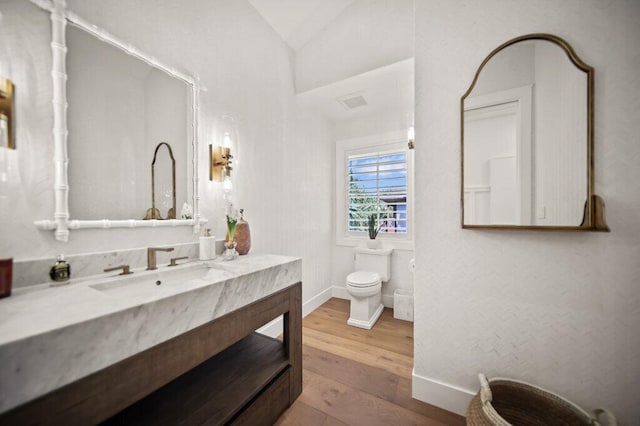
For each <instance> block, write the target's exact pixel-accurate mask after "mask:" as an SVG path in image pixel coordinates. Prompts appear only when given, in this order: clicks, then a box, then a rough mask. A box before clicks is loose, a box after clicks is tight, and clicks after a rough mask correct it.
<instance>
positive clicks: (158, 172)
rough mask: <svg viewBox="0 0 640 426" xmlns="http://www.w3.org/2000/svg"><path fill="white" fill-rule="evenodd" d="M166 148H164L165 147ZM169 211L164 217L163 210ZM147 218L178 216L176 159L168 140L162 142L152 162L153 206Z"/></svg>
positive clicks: (146, 215) (173, 217)
mask: <svg viewBox="0 0 640 426" xmlns="http://www.w3.org/2000/svg"><path fill="white" fill-rule="evenodd" d="M163 148H164V149H163ZM165 211H166V212H167V215H166V216H165V217H162V212H165ZM144 218H145V220H149V219H175V218H176V160H175V158H174V157H173V150H172V149H171V146H170V145H169V144H168V143H166V142H160V143H159V144H158V146H157V147H156V150H155V152H154V153H153V161H152V162H151V208H150V209H147V212H146V214H145V217H144Z"/></svg>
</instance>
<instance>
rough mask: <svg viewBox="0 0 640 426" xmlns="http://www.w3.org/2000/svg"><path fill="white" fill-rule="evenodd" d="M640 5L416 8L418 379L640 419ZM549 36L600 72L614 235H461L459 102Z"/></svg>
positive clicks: (467, 3)
mask: <svg viewBox="0 0 640 426" xmlns="http://www.w3.org/2000/svg"><path fill="white" fill-rule="evenodd" d="M639 22H640V3H639V2H637V1H633V0H620V1H615V2H601V1H597V0H568V1H563V2H558V1H551V0H533V1H532V0H529V1H506V0H485V1H482V2H476V1H473V0H464V1H462V0H461V1H455V2H453V1H450V0H433V1H429V2H416V138H417V144H418V146H419V147H420V149H416V152H415V155H416V186H417V188H416V191H417V193H418V194H420V196H419V197H418V201H417V206H416V208H417V212H416V215H417V217H418V218H419V219H418V220H419V222H418V229H417V238H416V247H415V250H416V261H417V271H416V280H415V307H416V310H415V312H416V313H415V373H416V375H419V376H423V377H426V378H430V379H432V380H436V381H439V382H442V383H445V384H448V385H452V386H456V387H459V388H462V389H467V390H472V391H474V392H475V390H477V388H478V384H477V379H476V374H477V373H478V372H484V373H486V374H487V375H488V376H496V375H500V376H507V377H513V378H518V379H523V380H527V381H531V382H533V383H536V384H538V385H540V386H543V387H546V388H548V389H551V390H554V391H556V392H559V393H560V394H562V395H565V396H566V397H568V398H569V399H571V400H573V401H575V402H576V403H578V404H581V405H582V406H584V407H586V408H590V407H594V406H597V405H604V406H608V407H609V408H611V409H613V410H614V411H615V412H616V414H617V415H618V416H619V417H620V418H621V419H622V421H623V424H634V423H637V420H638V419H639V418H640V400H639V399H638V392H636V390H637V389H638V388H640V362H639V360H640V333H639V332H638V330H640V288H639V287H638V283H639V282H640V262H638V259H640V169H639V168H638V164H639V161H640V140H639V138H640V136H639V135H640V121H638V116H640V103H639V102H638V93H640V74H639V73H638V69H640V55H638V47H637V46H638V44H637V41H638V40H640V25H639ZM533 32H549V33H553V34H556V35H558V36H560V37H562V38H564V39H566V40H567V41H568V42H569V43H571V44H572V45H573V47H574V49H575V50H576V51H577V53H578V54H579V55H580V56H581V57H582V58H583V59H584V60H585V61H586V62H587V63H589V64H590V65H592V66H594V67H595V70H596V74H595V76H596V81H595V83H596V86H595V153H596V156H595V171H596V191H597V192H598V193H600V194H601V195H603V196H604V198H605V200H606V203H607V219H608V222H609V225H610V226H611V229H612V232H611V233H561V232H524V231H523V232H508V231H477V230H462V229H461V228H460V201H459V199H460V193H459V192H460V117H459V114H460V112H459V107H460V104H459V102H460V96H461V95H462V94H463V93H464V91H465V90H466V89H467V87H468V86H469V84H470V82H471V80H472V78H473V75H474V73H475V70H476V68H477V67H478V65H479V64H480V63H481V62H482V60H483V59H484V57H485V56H486V55H487V54H488V53H489V52H490V51H491V50H493V49H494V48H495V47H496V46H498V45H499V44H501V43H502V42H504V41H506V40H508V39H510V38H513V37H515V36H519V35H522V34H527V33H533Z"/></svg>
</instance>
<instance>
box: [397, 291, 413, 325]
mask: <svg viewBox="0 0 640 426" xmlns="http://www.w3.org/2000/svg"><path fill="white" fill-rule="evenodd" d="M393 317H394V318H396V319H400V320H404V321H411V322H413V293H412V292H410V291H409V290H405V289H401V288H399V289H397V290H396V291H394V292H393Z"/></svg>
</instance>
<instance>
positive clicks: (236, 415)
mask: <svg viewBox="0 0 640 426" xmlns="http://www.w3.org/2000/svg"><path fill="white" fill-rule="evenodd" d="M289 379H290V373H289V362H288V360H287V357H286V354H285V351H284V345H283V344H282V342H281V341H279V340H276V339H272V338H270V337H266V336H263V335H260V334H258V333H253V334H250V335H249V336H247V337H245V338H244V339H242V340H241V341H239V342H238V343H236V344H234V345H233V346H231V347H229V348H227V349H226V350H224V351H223V352H221V353H219V354H218V355H216V356H214V357H212V358H210V359H209V360H207V361H205V362H203V363H202V364H200V365H199V366H197V367H196V368H194V369H193V370H191V371H189V372H188V373H186V374H183V375H182V376H180V377H178V378H177V379H175V380H174V381H172V382H171V383H169V384H167V385H166V386H163V387H162V388H160V389H158V390H157V391H155V392H153V393H152V394H151V395H149V396H147V397H146V398H144V399H142V400H140V401H139V402H137V403H135V404H133V405H131V406H130V407H129V408H126V409H125V410H123V411H121V412H120V413H118V414H116V415H115V416H113V417H112V418H110V419H109V420H107V421H106V422H105V424H107V425H122V424H204V423H207V424H228V423H230V424H262V423H265V424H267V423H272V422H274V421H275V420H276V419H277V418H278V416H279V415H280V414H281V413H282V412H283V411H284V410H285V409H286V408H287V406H288V402H289V385H288V383H289Z"/></svg>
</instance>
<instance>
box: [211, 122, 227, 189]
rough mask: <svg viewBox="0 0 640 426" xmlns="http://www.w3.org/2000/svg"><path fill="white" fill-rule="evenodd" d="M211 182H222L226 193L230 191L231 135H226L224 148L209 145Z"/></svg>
mask: <svg viewBox="0 0 640 426" xmlns="http://www.w3.org/2000/svg"><path fill="white" fill-rule="evenodd" d="M209 158H210V160H209V161H210V168H209V180H212V181H215V182H222V183H223V187H224V190H225V191H230V190H231V187H232V184H231V170H233V168H232V167H231V160H232V159H233V155H231V135H230V134H229V132H225V133H224V137H223V141H222V146H216V147H214V146H213V145H209Z"/></svg>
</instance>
